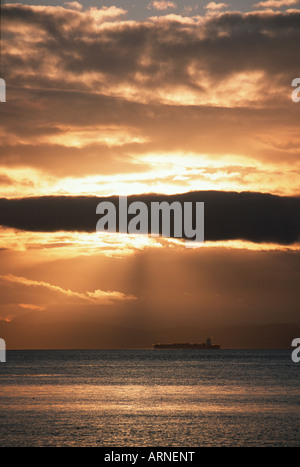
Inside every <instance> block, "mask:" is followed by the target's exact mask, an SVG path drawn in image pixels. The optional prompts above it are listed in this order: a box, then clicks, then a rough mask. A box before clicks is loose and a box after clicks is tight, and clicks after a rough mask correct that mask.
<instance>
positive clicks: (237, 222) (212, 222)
mask: <svg viewBox="0 0 300 467" xmlns="http://www.w3.org/2000/svg"><path fill="white" fill-rule="evenodd" d="M101 201H110V202H112V203H114V205H115V206H116V208H117V207H118V202H119V198H118V197H106V198H100V197H56V196H53V197H36V198H24V199H11V200H8V199H0V225H2V226H4V227H11V228H15V229H20V230H26V231H40V232H55V231H80V232H95V231H96V223H97V220H99V216H97V215H96V208H97V205H98V204H99V203H100V202H101ZM134 201H141V202H143V203H145V204H146V205H147V206H148V208H149V209H148V211H149V212H150V211H151V209H150V206H151V205H150V203H151V202H163V201H167V202H168V203H170V204H171V203H172V202H174V201H178V202H180V203H184V202H192V203H196V202H204V204H205V240H206V241H224V240H246V241H251V242H255V243H277V244H282V245H288V244H292V243H296V242H298V241H299V239H300V217H299V213H300V197H280V196H274V195H269V194H264V193H251V192H244V193H236V192H218V191H199V192H193V193H186V194H180V195H172V196H166V195H155V194H146V195H141V196H130V197H128V204H130V203H132V202H134ZM183 232H184V229H183ZM149 233H150V232H149ZM172 236H173V235H172V231H171V237H172Z"/></svg>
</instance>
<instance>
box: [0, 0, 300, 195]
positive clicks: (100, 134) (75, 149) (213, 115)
mask: <svg viewBox="0 0 300 467" xmlns="http://www.w3.org/2000/svg"><path fill="white" fill-rule="evenodd" d="M149 3H150V2H149ZM158 3H159V4H161V5H163V4H164V5H165V6H166V5H167V4H168V6H169V7H170V8H169V9H168V10H161V11H165V12H166V14H165V15H161V16H159V17H154V16H151V17H149V19H148V20H144V21H140V22H138V21H133V20H130V19H129V18H128V15H127V12H126V10H124V9H123V8H120V7H117V6H114V5H111V6H110V7H105V8H104V7H103V8H85V9H81V8H80V4H77V2H67V3H65V4H64V6H65V7H64V8H63V7H56V6H47V7H46V6H45V7H43V6H25V5H21V4H7V5H5V6H4V7H3V18H2V26H3V39H4V41H3V47H2V65H3V70H4V77H5V79H6V81H7V98H8V103H7V104H8V105H5V106H4V105H3V106H2V107H1V114H2V117H3V118H2V119H1V120H2V121H1V127H2V128H1V156H0V172H1V173H7V177H9V179H10V180H12V181H13V183H12V184H7V183H2V184H1V185H0V192H1V193H0V194H1V196H7V197H17V196H18V195H19V193H20V192H22V195H26V196H34V195H39V194H42V195H45V194H56V193H57V192H59V193H63V194H72V195H75V194H80V193H83V194H101V195H109V194H128V193H131V194H133V193H145V192H149V191H151V192H160V193H176V192H187V191H194V190H199V189H217V190H227V191H228V190H238V191H244V190H248V189H250V190H252V191H264V192H271V193H276V194H280V195H284V194H289V195H290V194H298V193H299V190H298V183H297V178H298V175H299V147H300V140H299V131H298V121H299V118H298V116H299V107H297V105H295V104H294V103H293V102H292V100H291V92H292V89H291V82H292V79H293V78H294V77H296V76H297V75H298V66H297V62H296V60H295V52H294V46H295V43H298V42H299V39H300V37H299V34H300V33H299V31H300V29H299V22H300V12H299V11H297V10H288V12H285V13H282V12H281V13H279V12H272V11H262V12H257V11H256V12H251V13H241V12H238V11H236V12H230V11H226V12H222V11H221V10H220V9H218V7H219V6H220V5H222V6H224V4H223V3H218V2H210V3H209V2H208V3H207V4H206V6H207V7H209V8H208V9H207V10H206V11H209V10H210V11H214V14H213V15H207V16H200V15H197V16H193V15H191V14H190V15H189V16H184V15H180V14H178V11H177V10H176V15H174V14H169V13H170V12H172V11H173V9H172V8H171V5H170V3H172V2H156V4H158ZM213 5H214V6H213ZM215 5H217V7H216V6H215ZM149 14H151V12H150V10H149ZM20 43H22V48H20ZM22 173H24V174H25V178H26V179H27V180H30V182H31V185H30V184H29V183H28V184H27V185H26V187H25V186H24V184H23V183H22V175H21V174H22ZM6 180H7V179H6ZM3 181H4V182H5V180H3Z"/></svg>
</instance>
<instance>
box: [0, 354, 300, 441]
mask: <svg viewBox="0 0 300 467" xmlns="http://www.w3.org/2000/svg"><path fill="white" fill-rule="evenodd" d="M6 359H7V361H6V363H0V446H1V447H23V446H27V447H38V446H42V447H48V446H52V447H89V446H92V447H106V446H109V447H129V446H131V447H207V446H210V447H211V446H213V447H219V446H233V447H239V446H241V447H256V446H259V447H263V446H268V447H269V446H275V447H280V446H283V447H299V446H300V397H299V396H300V387H299V374H300V373H299V372H300V363H298V364H297V363H293V361H292V360H291V352H290V351H281V350H274V351H273V350H272V351H271V350H225V349H224V350H223V349H221V350H213V351H207V350H32V351H31V350H26V351H25V350H24V351H20V350H19V351H8V352H7V356H6Z"/></svg>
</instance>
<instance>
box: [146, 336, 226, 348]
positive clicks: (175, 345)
mask: <svg viewBox="0 0 300 467" xmlns="http://www.w3.org/2000/svg"><path fill="white" fill-rule="evenodd" d="M153 348H154V349H179V350H181V349H183V350H185V349H191V350H194V349H196V350H197V349H208V350H210V349H213V350H215V349H220V348H221V346H220V345H219V344H212V342H211V339H210V338H208V339H206V342H203V344H189V343H173V344H154V345H153Z"/></svg>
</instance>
